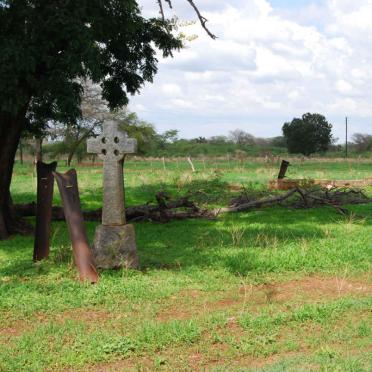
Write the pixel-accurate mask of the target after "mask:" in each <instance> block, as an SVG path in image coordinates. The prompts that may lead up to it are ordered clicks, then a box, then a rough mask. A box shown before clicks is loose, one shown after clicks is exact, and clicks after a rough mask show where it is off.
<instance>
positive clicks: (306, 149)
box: [282, 113, 332, 156]
mask: <svg viewBox="0 0 372 372" xmlns="http://www.w3.org/2000/svg"><path fill="white" fill-rule="evenodd" d="M282 130H283V135H284V137H285V138H286V140H287V147H288V151H289V152H290V153H297V154H303V155H306V156H308V155H310V154H312V153H315V152H322V151H326V150H327V149H328V146H329V145H330V144H331V143H332V124H330V123H328V121H327V120H326V118H325V117H324V116H323V115H320V114H310V113H307V114H304V115H303V116H302V118H301V119H299V118H294V119H293V120H292V122H290V123H285V124H284V125H283V128H282Z"/></svg>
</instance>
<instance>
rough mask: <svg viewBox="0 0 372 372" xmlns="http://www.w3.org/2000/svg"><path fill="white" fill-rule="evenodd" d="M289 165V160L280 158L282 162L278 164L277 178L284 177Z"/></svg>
mask: <svg viewBox="0 0 372 372" xmlns="http://www.w3.org/2000/svg"><path fill="white" fill-rule="evenodd" d="M289 165H290V163H289V161H286V160H282V164H281V165H280V171H279V175H278V180H282V179H283V178H284V177H285V174H286V173H287V169H288V167H289Z"/></svg>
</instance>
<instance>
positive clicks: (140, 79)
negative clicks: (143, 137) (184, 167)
mask: <svg viewBox="0 0 372 372" xmlns="http://www.w3.org/2000/svg"><path fill="white" fill-rule="evenodd" d="M186 1H188V2H189V3H190V5H191V6H192V7H193V8H194V9H195V11H196V12H197V15H198V17H199V20H200V22H201V24H202V26H203V27H204V28H206V27H205V22H206V20H205V18H203V17H202V16H201V14H200V12H199V11H198V9H197V8H196V6H195V4H194V2H193V1H192V0H186ZM166 2H167V3H168V4H169V5H171V1H168V0H167V1H166ZM158 3H159V4H161V1H158ZM172 30H173V23H172V21H170V20H168V19H166V18H165V17H153V18H145V17H144V16H143V15H142V13H141V8H140V7H139V5H138V2H137V0H105V1H102V0H89V1H88V0H74V1H73V0H64V1H45V0H0V50H1V53H0V87H1V89H0V239H1V238H4V237H7V236H8V235H9V233H12V232H17V231H19V229H18V227H17V226H16V225H15V224H14V223H13V222H14V220H15V219H14V213H12V211H11V198H10V183H11V177H12V171H13V164H14V156H15V153H16V150H17V147H18V143H19V140H20V137H21V134H22V132H23V131H24V130H25V129H31V127H32V128H34V129H37V130H38V131H40V132H41V131H42V129H43V128H44V127H45V126H46V125H47V123H48V121H49V120H56V121H59V122H61V123H66V124H69V125H70V124H71V123H75V122H76V121H77V120H78V119H79V117H80V115H81V109H80V104H81V97H82V93H83V86H82V81H84V80H86V79H89V80H91V81H92V82H93V83H95V84H99V85H100V86H101V89H102V98H103V99H104V100H106V101H107V102H108V105H109V107H110V109H116V108H119V107H122V106H123V105H125V104H126V103H127V102H128V95H130V94H135V93H137V92H138V91H139V89H140V88H141V87H142V86H143V84H144V83H145V82H146V81H152V79H153V77H154V75H155V74H156V72H157V62H158V60H157V57H156V53H157V52H160V53H162V55H163V56H164V57H167V56H170V55H172V52H173V51H174V50H177V49H179V48H181V46H182V43H181V40H180V39H179V38H178V37H176V36H175V35H174V33H173V32H172Z"/></svg>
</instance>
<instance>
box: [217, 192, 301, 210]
mask: <svg viewBox="0 0 372 372" xmlns="http://www.w3.org/2000/svg"><path fill="white" fill-rule="evenodd" d="M296 192H297V190H296V189H294V190H290V191H288V192H287V193H285V194H282V195H279V196H274V197H271V198H264V199H260V200H254V201H250V202H248V203H243V204H240V205H236V206H231V207H227V208H220V209H215V210H214V214H219V213H228V212H243V211H246V210H249V209H253V208H260V207H262V206H264V205H271V204H275V203H279V202H282V201H284V200H286V199H288V198H290V197H291V196H292V195H293V194H295V193H296Z"/></svg>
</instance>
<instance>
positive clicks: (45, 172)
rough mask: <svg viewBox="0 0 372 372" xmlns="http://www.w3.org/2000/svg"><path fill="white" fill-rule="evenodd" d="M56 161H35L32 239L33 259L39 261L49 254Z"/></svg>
mask: <svg viewBox="0 0 372 372" xmlns="http://www.w3.org/2000/svg"><path fill="white" fill-rule="evenodd" d="M56 168H57V162H53V163H50V164H45V163H43V162H41V161H38V162H37V163H36V169H37V204H36V225H35V240H34V256H33V259H34V261H41V260H43V259H44V258H47V257H48V256H49V239H50V228H51V224H52V202H53V186H54V176H53V172H54V171H55V170H56Z"/></svg>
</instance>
